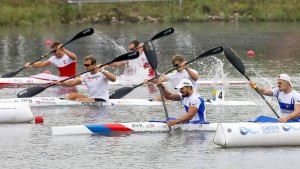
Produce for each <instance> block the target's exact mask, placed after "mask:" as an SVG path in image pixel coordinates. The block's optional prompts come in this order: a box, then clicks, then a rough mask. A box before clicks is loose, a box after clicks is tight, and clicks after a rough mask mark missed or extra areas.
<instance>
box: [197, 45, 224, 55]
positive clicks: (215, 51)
mask: <svg viewBox="0 0 300 169" xmlns="http://www.w3.org/2000/svg"><path fill="white" fill-rule="evenodd" d="M223 51H224V50H223V47H222V46H220V47H216V48H213V49H210V50H208V51H206V52H204V53H202V54H201V55H200V56H199V57H200V58H201V57H206V56H212V55H216V54H220V53H222V52H223Z"/></svg>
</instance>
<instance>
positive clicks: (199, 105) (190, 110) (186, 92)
mask: <svg viewBox="0 0 300 169" xmlns="http://www.w3.org/2000/svg"><path fill="white" fill-rule="evenodd" d="M157 84H158V85H160V86H161V89H162V93H163V96H164V97H165V98H166V99H168V100H173V101H182V103H183V104H184V107H185V110H186V114H185V115H183V116H182V117H180V118H178V119H175V120H168V121H167V124H168V126H174V125H175V124H179V123H188V122H190V123H207V122H206V108H205V101H204V99H203V98H201V97H200V95H199V94H197V93H196V92H194V91H193V84H192V82H191V81H190V80H189V79H182V80H181V81H180V82H179V84H178V85H177V86H176V89H179V92H180V93H171V92H170V91H168V90H167V89H166V87H165V86H164V85H163V84H162V82H161V81H160V80H157Z"/></svg>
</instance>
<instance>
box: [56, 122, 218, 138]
mask: <svg viewBox="0 0 300 169" xmlns="http://www.w3.org/2000/svg"><path fill="white" fill-rule="evenodd" d="M216 128H217V123H209V124H178V125H175V126H174V129H181V130H185V131H215V130H216ZM168 131H169V127H168V126H167V124H166V123H161V122H134V123H111V124H92V125H75V126H56V127H52V134H53V135H56V136H58V135H84V134H86V135H92V134H104V133H114V132H117V133H128V132H168Z"/></svg>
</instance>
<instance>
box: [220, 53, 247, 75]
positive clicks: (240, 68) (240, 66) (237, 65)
mask: <svg viewBox="0 0 300 169" xmlns="http://www.w3.org/2000/svg"><path fill="white" fill-rule="evenodd" d="M224 55H225V56H226V58H227V59H228V60H229V62H230V63H231V64H232V65H233V66H234V67H235V68H236V69H237V70H238V71H239V72H240V73H241V74H243V75H244V76H246V73H245V72H246V71H245V67H244V64H243V62H242V61H241V59H240V58H239V57H238V56H237V55H236V54H235V52H233V50H232V49H231V48H229V47H224Z"/></svg>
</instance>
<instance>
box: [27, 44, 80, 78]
mask: <svg viewBox="0 0 300 169" xmlns="http://www.w3.org/2000/svg"><path fill="white" fill-rule="evenodd" d="M51 48H52V49H53V50H55V49H56V51H55V52H53V53H54V56H52V57H50V58H49V59H48V60H45V61H38V62H35V63H32V64H31V65H30V63H29V62H28V63H26V64H25V65H24V66H25V67H27V68H28V67H35V68H43V67H47V66H50V65H51V64H53V65H55V66H56V67H57V69H58V70H59V72H60V76H61V77H62V76H67V77H70V76H74V75H75V74H76V55H75V54H74V53H73V52H71V51H69V50H67V49H66V48H64V47H63V46H62V44H61V43H60V42H54V43H53V44H52V46H51Z"/></svg>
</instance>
